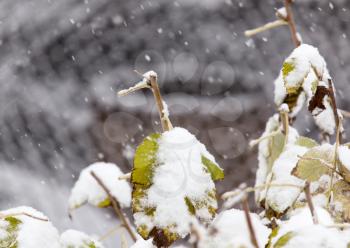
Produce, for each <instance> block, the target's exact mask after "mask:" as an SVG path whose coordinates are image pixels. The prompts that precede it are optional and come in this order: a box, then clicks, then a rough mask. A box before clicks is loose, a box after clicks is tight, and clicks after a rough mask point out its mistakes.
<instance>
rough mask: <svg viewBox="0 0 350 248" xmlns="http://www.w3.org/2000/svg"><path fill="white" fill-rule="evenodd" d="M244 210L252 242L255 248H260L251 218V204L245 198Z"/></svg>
mask: <svg viewBox="0 0 350 248" xmlns="http://www.w3.org/2000/svg"><path fill="white" fill-rule="evenodd" d="M242 208H243V211H244V215H245V219H246V221H247V225H248V229H249V235H250V240H251V242H252V244H253V246H254V247H255V248H259V245H258V241H257V239H256V235H255V231H254V227H253V222H252V219H251V217H250V211H249V204H248V198H247V197H244V199H243V200H242Z"/></svg>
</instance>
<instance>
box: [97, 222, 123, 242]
mask: <svg viewBox="0 0 350 248" xmlns="http://www.w3.org/2000/svg"><path fill="white" fill-rule="evenodd" d="M123 227H124V226H123V225H117V226H115V227H113V228H112V229H110V230H108V231H107V232H106V233H105V234H103V235H102V236H101V237H100V238H99V239H98V241H103V240H105V239H106V238H108V237H109V236H111V235H112V234H113V233H115V232H117V231H118V230H119V229H120V228H123Z"/></svg>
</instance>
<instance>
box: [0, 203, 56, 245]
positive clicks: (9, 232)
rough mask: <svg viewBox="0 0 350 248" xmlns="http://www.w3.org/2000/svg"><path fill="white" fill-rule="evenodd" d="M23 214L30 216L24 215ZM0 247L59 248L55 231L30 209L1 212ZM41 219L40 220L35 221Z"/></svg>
mask: <svg viewBox="0 0 350 248" xmlns="http://www.w3.org/2000/svg"><path fill="white" fill-rule="evenodd" d="M24 213H26V214H28V215H31V216H33V217H30V216H28V215H25V214H24ZM0 215H3V216H6V217H5V218H4V219H0V247H4V248H5V247H6V248H38V247H40V248H60V244H59V235H58V231H57V229H56V228H55V227H54V226H53V225H52V224H51V222H50V221H45V220H44V219H47V218H46V216H44V215H43V214H42V213H40V212H38V211H36V210H35V209H33V208H30V207H17V208H11V209H8V210H5V211H1V212H0ZM35 217H37V218H41V219H43V220H40V219H36V218H35Z"/></svg>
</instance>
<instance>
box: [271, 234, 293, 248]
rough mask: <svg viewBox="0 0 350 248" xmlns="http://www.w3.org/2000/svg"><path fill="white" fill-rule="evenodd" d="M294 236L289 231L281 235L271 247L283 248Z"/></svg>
mask: <svg viewBox="0 0 350 248" xmlns="http://www.w3.org/2000/svg"><path fill="white" fill-rule="evenodd" d="M294 236H295V233H294V232H292V231H290V232H287V233H286V234H284V235H282V236H281V237H280V238H279V239H278V240H277V241H276V243H275V245H274V246H273V247H274V248H283V247H284V246H285V245H286V244H287V243H288V242H289V240H291V239H292V238H293V237H294Z"/></svg>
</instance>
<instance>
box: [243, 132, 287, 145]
mask: <svg viewBox="0 0 350 248" xmlns="http://www.w3.org/2000/svg"><path fill="white" fill-rule="evenodd" d="M279 132H280V130H276V131H273V132H271V133H269V134H266V135H263V136H261V137H260V138H258V139H255V140H251V141H250V142H249V146H250V148H253V147H254V146H256V145H257V144H259V143H260V142H261V141H263V140H265V139H268V138H271V137H273V136H275V135H276V134H278V133H279Z"/></svg>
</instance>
